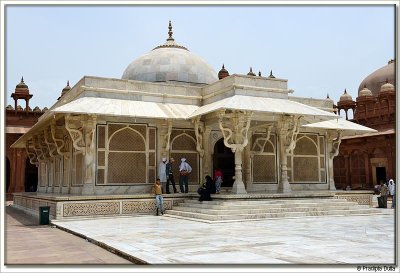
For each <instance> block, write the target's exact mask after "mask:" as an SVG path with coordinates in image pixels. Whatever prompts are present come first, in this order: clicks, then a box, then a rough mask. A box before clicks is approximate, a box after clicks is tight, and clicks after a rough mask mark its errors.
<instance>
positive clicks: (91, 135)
mask: <svg viewBox="0 0 400 273" xmlns="http://www.w3.org/2000/svg"><path fill="white" fill-rule="evenodd" d="M96 121H97V117H96V116H95V115H91V116H88V117H87V119H86V121H85V124H84V126H83V131H84V134H85V159H84V162H85V178H84V181H83V188H82V194H94V193H95V181H96V180H95V175H94V174H95V173H96V164H95V163H96V162H95V158H96V156H95V155H96V147H95V143H96V141H95V137H96Z"/></svg>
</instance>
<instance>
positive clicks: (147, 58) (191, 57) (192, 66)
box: [122, 47, 218, 84]
mask: <svg viewBox="0 0 400 273" xmlns="http://www.w3.org/2000/svg"><path fill="white" fill-rule="evenodd" d="M122 79H123V80H137V81H146V82H170V81H174V82H182V83H194V84H211V83H213V82H216V81H217V80H218V77H217V73H216V72H215V71H214V69H213V68H212V67H211V66H210V65H209V64H207V63H206V62H205V61H204V60H202V59H201V58H200V57H198V56H196V55H195V54H193V53H191V52H190V51H188V50H185V49H182V48H174V47H161V48H155V49H153V50H152V51H150V52H149V53H147V54H145V55H143V56H141V57H139V58H138V59H136V60H134V61H133V62H132V63H131V64H130V65H128V67H127V68H126V69H125V72H124V74H123V75H122Z"/></svg>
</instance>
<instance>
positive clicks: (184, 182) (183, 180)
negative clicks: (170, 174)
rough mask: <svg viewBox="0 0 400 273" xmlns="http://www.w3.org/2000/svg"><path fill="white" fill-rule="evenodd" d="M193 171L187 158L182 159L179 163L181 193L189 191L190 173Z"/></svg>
mask: <svg viewBox="0 0 400 273" xmlns="http://www.w3.org/2000/svg"><path fill="white" fill-rule="evenodd" d="M191 172H192V167H191V166H190V165H189V163H187V162H186V158H184V157H183V158H182V159H181V164H180V165H179V174H180V175H179V188H180V190H181V193H188V192H189V182H188V181H189V177H188V176H189V174H190V173H191Z"/></svg>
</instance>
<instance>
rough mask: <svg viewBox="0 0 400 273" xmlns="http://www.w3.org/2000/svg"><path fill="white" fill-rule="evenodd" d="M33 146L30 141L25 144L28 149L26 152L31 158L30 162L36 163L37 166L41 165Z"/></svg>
mask: <svg viewBox="0 0 400 273" xmlns="http://www.w3.org/2000/svg"><path fill="white" fill-rule="evenodd" d="M32 149H33V148H32V147H31V145H30V143H29V141H28V142H27V143H26V145H25V150H26V154H27V155H28V158H29V162H30V163H31V164H33V165H36V167H38V166H39V161H38V159H37V155H36V153H35V150H33V151H32Z"/></svg>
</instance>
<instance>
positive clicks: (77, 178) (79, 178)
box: [72, 152, 84, 186]
mask: <svg viewBox="0 0 400 273" xmlns="http://www.w3.org/2000/svg"><path fill="white" fill-rule="evenodd" d="M83 163H84V162H83V155H82V152H75V153H74V154H73V163H72V186H77V185H82V184H83V178H84V173H83V172H84V168H83Z"/></svg>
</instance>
